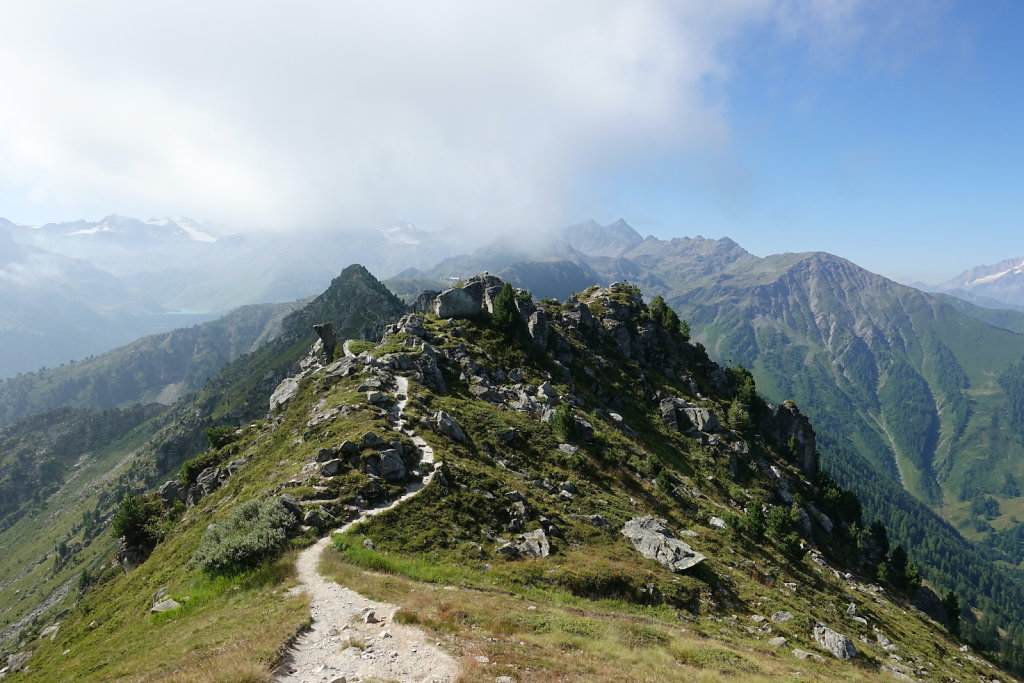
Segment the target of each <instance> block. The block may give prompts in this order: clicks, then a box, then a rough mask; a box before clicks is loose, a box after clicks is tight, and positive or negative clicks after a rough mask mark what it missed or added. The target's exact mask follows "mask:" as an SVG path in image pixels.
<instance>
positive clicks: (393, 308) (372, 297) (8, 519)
mask: <svg viewBox="0 0 1024 683" xmlns="http://www.w3.org/2000/svg"><path fill="white" fill-rule="evenodd" d="M402 310H403V306H402V305H401V303H400V302H399V301H398V300H397V299H396V298H395V297H394V296H393V295H392V294H391V293H390V292H388V291H387V290H386V289H385V288H384V287H383V285H381V284H380V283H379V282H377V280H375V279H374V278H373V277H372V276H371V275H370V274H369V273H368V272H367V271H366V270H365V269H364V268H363V267H362V266H350V267H349V268H346V269H345V270H344V271H343V272H342V273H341V275H339V276H338V277H337V278H335V280H334V281H333V282H332V284H331V287H329V288H328V289H327V290H326V291H325V292H324V293H323V294H321V295H320V296H318V297H316V298H314V299H313V300H312V301H310V302H309V303H308V304H306V305H305V306H304V307H302V308H301V309H299V310H296V311H293V312H292V313H290V314H288V315H287V316H286V317H285V318H284V319H283V321H282V323H281V332H280V334H279V335H277V336H276V337H274V338H273V339H272V340H271V341H268V342H266V343H264V344H262V345H261V346H260V347H259V348H258V349H256V350H255V351H252V352H249V353H245V354H243V355H242V356H240V357H239V358H237V359H236V360H234V361H233V362H231V363H229V364H228V365H227V366H226V367H224V368H223V369H222V370H221V371H220V372H219V373H217V374H216V376H215V377H213V378H212V379H209V380H208V381H207V382H206V383H205V384H204V386H203V387H202V388H201V389H199V390H198V391H196V392H194V393H192V394H190V395H188V396H186V397H184V398H182V399H181V400H179V401H178V402H177V403H176V404H174V405H172V406H166V407H165V406H158V405H145V406H136V407H132V408H125V409H117V410H109V411H90V410H85V409H71V408H61V409H57V410H55V411H51V412H48V413H43V414H40V415H37V416H33V417H31V418H26V419H24V420H22V421H20V422H17V423H15V424H13V425H10V426H8V427H6V428H4V429H3V430H0V454H2V458H3V460H2V461H0V463H2V465H3V468H4V469H3V476H2V478H0V498H2V507H0V512H2V515H3V516H2V517H0V547H4V548H6V549H9V552H7V553H4V557H3V558H0V586H4V590H2V591H0V620H2V623H3V628H4V630H3V632H2V637H0V648H6V649H10V648H12V647H13V646H14V644H16V643H17V641H18V636H19V633H22V632H24V633H33V632H34V629H36V628H37V627H38V625H39V624H40V623H41V622H42V621H44V620H47V619H50V620H52V618H53V615H54V614H55V613H57V614H59V613H60V612H61V611H62V610H65V609H67V607H68V605H69V604H70V603H73V601H74V598H75V596H76V588H75V587H76V586H77V584H78V581H79V580H80V578H81V573H82V570H83V569H84V570H87V571H88V572H89V573H91V574H93V575H103V573H104V571H106V572H107V574H108V575H109V574H110V572H111V571H112V570H110V568H109V567H110V559H111V555H112V552H113V550H114V541H113V539H112V538H111V536H110V531H109V528H110V526H109V525H110V522H111V517H112V515H113V511H114V509H115V508H116V506H117V504H118V502H119V501H120V500H121V499H122V497H123V495H124V494H125V493H126V492H138V491H141V490H145V489H146V488H148V487H150V486H152V485H154V484H155V483H157V482H158V481H161V480H162V479H161V477H165V476H166V475H168V473H173V472H175V471H177V469H178V467H179V466H180V465H181V463H182V462H183V461H185V460H187V459H189V458H191V457H193V456H195V455H196V454H197V453H199V452H201V451H202V449H203V448H204V447H205V445H206V443H207V437H206V435H205V430H206V429H208V428H210V427H213V426H216V425H219V424H225V423H230V424H242V423H244V422H246V421H248V420H252V419H257V418H262V417H265V416H266V414H267V411H268V408H269V403H268V400H269V398H270V395H271V393H272V392H273V391H274V389H275V387H277V385H278V384H279V383H280V381H281V379H283V378H284V377H286V376H288V375H292V374H294V373H296V372H298V371H299V369H300V368H299V360H300V359H301V358H302V357H303V355H305V353H306V351H307V350H308V349H309V347H310V345H311V344H312V343H313V340H314V339H316V334H315V333H314V332H313V331H312V326H313V325H314V324H316V323H321V322H330V323H332V324H333V326H334V329H335V330H336V331H337V333H338V334H339V335H340V336H342V337H343V338H345V337H352V338H359V337H363V336H367V335H375V334H376V335H379V334H380V330H381V328H382V325H383V323H384V322H386V321H388V320H393V319H394V318H396V317H397V316H398V315H400V314H401V312H402ZM154 357H155V358H156V359H157V361H159V360H160V358H161V356H160V354H159V353H158V352H157V353H155V356H154ZM62 544H63V546H62ZM58 557H59V558H60V559H58ZM118 571H120V570H119V569H118ZM55 590H56V591H57V592H56V593H55V592H54V591H55Z"/></svg>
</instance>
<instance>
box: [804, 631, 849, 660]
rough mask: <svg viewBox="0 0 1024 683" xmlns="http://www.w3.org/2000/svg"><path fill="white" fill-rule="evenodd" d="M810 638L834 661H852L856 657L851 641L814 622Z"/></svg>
mask: <svg viewBox="0 0 1024 683" xmlns="http://www.w3.org/2000/svg"><path fill="white" fill-rule="evenodd" d="M811 637H813V638H814V640H816V641H817V642H818V645H821V646H822V647H823V648H825V649H826V650H828V651H829V652H831V653H832V655H833V656H834V657H835V658H836V659H853V658H854V657H856V656H857V648H856V647H854V645H853V641H852V640H850V639H849V638H847V637H846V636H844V635H843V634H841V633H838V632H836V631H833V630H832V629H830V628H828V627H827V626H825V625H824V624H821V623H818V622H815V624H814V626H813V627H811Z"/></svg>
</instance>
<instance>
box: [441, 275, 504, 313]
mask: <svg viewBox="0 0 1024 683" xmlns="http://www.w3.org/2000/svg"><path fill="white" fill-rule="evenodd" d="M503 284H504V283H503V282H502V281H501V279H500V278H498V277H495V276H494V275H490V274H488V273H484V274H482V275H474V276H473V277H471V278H469V279H468V280H466V282H465V283H463V284H461V285H460V286H458V287H452V288H451V289H446V290H445V291H443V292H441V293H440V294H438V295H437V298H435V299H434V314H435V315H436V316H437V317H438V318H442V319H443V318H472V317H475V316H478V315H480V313H482V312H483V311H491V309H492V308H493V303H492V302H493V299H494V297H495V295H496V294H497V293H498V291H499V290H500V289H501V286H502V285H503Z"/></svg>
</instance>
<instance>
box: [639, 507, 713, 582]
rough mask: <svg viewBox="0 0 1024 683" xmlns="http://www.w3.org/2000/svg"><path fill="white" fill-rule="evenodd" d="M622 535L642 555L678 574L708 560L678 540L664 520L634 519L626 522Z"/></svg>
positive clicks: (650, 518) (651, 518)
mask: <svg viewBox="0 0 1024 683" xmlns="http://www.w3.org/2000/svg"><path fill="white" fill-rule="evenodd" d="M621 533H622V535H623V536H625V537H626V538H627V539H629V541H630V542H631V543H632V544H633V547H634V548H636V549H637V551H639V553H640V554H641V555H643V556H644V557H646V558H648V559H651V560H655V561H657V562H659V563H660V564H662V565H663V566H665V567H667V568H668V569H670V570H672V571H673V572H676V573H680V572H684V571H686V570H687V569H690V568H691V567H695V566H696V565H698V564H700V563H701V562H703V561H704V560H706V559H707V558H706V557H705V556H704V555H702V554H700V553H698V552H697V551H695V550H694V549H693V548H691V547H690V546H689V545H687V544H686V543H683V542H682V541H680V540H679V539H677V538H676V537H675V535H674V534H673V533H672V532H671V531H670V530H669V528H668V527H667V526H665V521H664V520H659V519H654V518H653V517H634V518H633V519H631V520H629V521H628V522H626V524H625V526H623V527H622V532H621Z"/></svg>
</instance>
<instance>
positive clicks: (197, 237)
mask: <svg viewBox="0 0 1024 683" xmlns="http://www.w3.org/2000/svg"><path fill="white" fill-rule="evenodd" d="M146 225H155V226H159V227H166V226H173V227H177V228H180V229H181V230H182V231H183V232H184V233H185V234H186V235H188V237H189V239H191V240H193V241H195V242H208V243H213V242H216V241H217V240H218V239H219V238H218V237H216V236H215V235H211V234H210V233H209V232H206V231H205V230H203V227H202V224H201V223H200V222H198V221H194V220H192V219H191V218H185V217H184V216H176V217H175V218H159V219H155V220H151V221H146Z"/></svg>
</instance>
